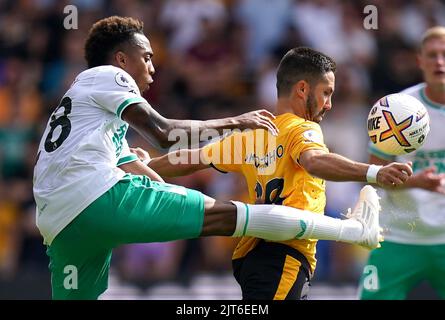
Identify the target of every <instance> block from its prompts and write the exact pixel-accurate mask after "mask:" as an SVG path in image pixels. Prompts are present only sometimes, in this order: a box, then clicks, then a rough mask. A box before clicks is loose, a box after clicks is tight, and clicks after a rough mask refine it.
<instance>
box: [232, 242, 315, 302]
mask: <svg viewBox="0 0 445 320" xmlns="http://www.w3.org/2000/svg"><path fill="white" fill-rule="evenodd" d="M308 268H309V264H308V263H307V260H306V258H304V256H303V255H302V254H301V253H299V252H296V250H295V249H293V248H291V247H289V246H287V245H284V244H279V243H273V242H265V241H261V242H260V243H259V244H258V245H257V247H255V248H254V249H252V251H250V252H249V253H248V254H247V255H246V256H245V257H244V258H241V259H237V260H234V261H233V270H234V275H235V278H236V280H237V281H238V283H239V284H240V287H241V290H242V294H243V299H244V300H300V299H306V298H307V294H308V289H309V269H308Z"/></svg>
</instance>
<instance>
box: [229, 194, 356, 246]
mask: <svg viewBox="0 0 445 320" xmlns="http://www.w3.org/2000/svg"><path fill="white" fill-rule="evenodd" d="M232 203H233V204H235V205H236V207H237V220H236V229H235V232H234V233H233V235H232V236H233V237H240V236H244V235H245V236H253V237H258V238H262V239H266V240H272V241H284V240H291V239H319V240H336V241H343V242H349V243H355V242H357V241H358V240H360V239H361V235H362V233H363V225H362V224H361V223H360V222H358V221H357V220H352V219H347V220H341V219H336V218H331V217H327V216H324V215H321V214H318V213H314V212H310V211H305V210H300V209H296V208H291V207H287V206H281V205H261V204H259V205H251V204H249V205H248V204H245V203H242V202H238V201H232Z"/></svg>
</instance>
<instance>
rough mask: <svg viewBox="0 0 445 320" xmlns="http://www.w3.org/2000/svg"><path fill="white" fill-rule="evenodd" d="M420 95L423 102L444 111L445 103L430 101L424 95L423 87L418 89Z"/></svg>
mask: <svg viewBox="0 0 445 320" xmlns="http://www.w3.org/2000/svg"><path fill="white" fill-rule="evenodd" d="M420 97H421V98H422V100H423V102H425V103H426V104H427V105H428V106H430V107H431V108H434V109H437V110H440V111H444V112H445V105H443V104H440V103H436V102H434V101H431V100H430V98H428V97H427V95H426V92H425V88H422V89H421V90H420Z"/></svg>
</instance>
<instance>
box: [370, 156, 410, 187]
mask: <svg viewBox="0 0 445 320" xmlns="http://www.w3.org/2000/svg"><path fill="white" fill-rule="evenodd" d="M411 166H412V163H411V162H408V163H400V162H391V163H390V164H387V165H386V166H383V167H382V168H381V169H380V170H379V172H378V173H377V183H378V184H379V185H381V186H382V187H387V188H395V187H397V186H400V185H402V184H404V183H405V182H406V180H408V178H409V177H411V176H412V174H413V169H412V168H411Z"/></svg>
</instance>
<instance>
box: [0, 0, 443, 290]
mask: <svg viewBox="0 0 445 320" xmlns="http://www.w3.org/2000/svg"><path fill="white" fill-rule="evenodd" d="M69 4H73V5H75V6H76V7H77V9H78V29H76V30H66V29H65V28H64V25H63V21H64V18H65V17H66V14H64V13H63V9H64V7H65V6H66V5H69ZM368 4H373V5H376V7H377V8H378V29H377V30H366V29H365V28H364V26H363V20H364V18H365V17H366V14H364V13H363V8H364V7H365V6H366V5H368ZM114 14H117V15H123V16H132V17H137V18H139V19H141V20H143V21H144V23H145V32H146V34H147V36H148V37H149V39H150V40H151V45H152V47H153V49H154V52H155V56H154V59H153V60H154V64H155V68H156V74H155V77H154V78H155V83H154V84H153V85H152V87H151V89H150V91H149V92H148V93H147V94H146V98H147V99H148V101H149V102H150V103H151V104H152V106H153V107H154V108H156V109H157V110H158V111H159V112H160V113H161V114H163V115H164V116H167V117H173V118H179V119H181V118H194V119H209V118H216V117H224V116H230V115H236V114H240V113H242V112H246V111H250V110H253V109H257V108H263V107H266V108H269V109H270V110H273V109H272V108H273V105H274V99H275V74H274V73H275V68H276V67H277V64H278V62H279V60H280V58H281V56H282V55H283V54H284V53H285V52H286V51H287V50H288V49H290V48H292V47H295V46H300V45H307V46H311V47H314V48H316V49H319V50H321V51H323V52H325V53H328V54H330V55H331V56H333V57H334V58H335V60H336V61H337V63H338V72H337V75H336V76H337V81H336V92H335V94H334V102H333V106H334V107H333V109H332V110H331V112H329V113H328V115H327V117H326V118H325V120H324V121H323V122H322V124H321V125H322V128H323V130H324V133H325V140H326V143H327V145H328V146H329V148H330V150H331V151H334V152H338V153H341V154H344V155H346V156H348V157H351V158H352V159H355V160H360V161H366V159H367V153H366V146H367V142H368V138H367V134H366V116H367V112H368V108H369V107H370V106H371V105H372V103H373V102H374V101H375V100H376V99H377V98H378V97H380V96H382V95H384V94H388V93H392V92H396V91H399V90H401V89H403V88H406V87H408V86H410V85H413V84H415V83H417V82H419V81H421V75H420V73H419V71H418V69H417V66H416V61H415V52H416V51H415V50H416V46H417V43H418V41H419V39H420V37H421V35H422V33H423V32H424V31H425V30H426V29H427V28H428V27H430V26H433V25H436V24H440V25H445V1H438V0H437V1H436V0H410V1H407V0H391V1H383V0H379V1H329V0H316V1H305V0H296V1H294V0H274V1H270V0H165V1H160V0H153V1H137V0H78V1H74V0H72V1H56V0H35V1H33V0H11V1H8V0H0V298H3V299H17V298H25V299H27V298H36V299H46V298H49V297H50V287H49V282H50V279H49V273H48V269H47V264H48V259H47V257H46V255H45V248H44V247H43V245H42V239H41V237H40V235H39V233H38V230H37V229H36V227H35V223H34V221H35V206H34V203H33V197H32V170H33V164H34V159H35V153H36V152H35V151H36V147H37V144H38V140H39V138H40V135H41V133H42V131H43V128H44V126H45V124H46V121H47V118H48V116H49V114H50V113H51V112H52V110H53V108H54V107H55V106H57V104H58V101H59V99H60V98H61V96H62V95H63V93H64V92H65V90H66V89H67V87H68V86H69V85H70V84H71V82H72V81H73V79H74V77H75V76H76V75H77V74H78V73H79V72H81V71H82V70H84V68H85V62H84V58H83V43H84V40H85V38H86V35H87V32H88V29H89V28H90V27H91V25H92V23H94V22H95V21H96V20H98V19H100V18H103V17H106V16H109V15H114ZM128 140H129V142H130V144H131V145H133V146H141V147H143V148H147V149H149V150H151V152H152V154H153V155H155V154H159V151H158V150H152V149H150V147H149V146H148V145H147V144H146V142H145V141H143V140H141V138H139V137H138V136H137V135H135V134H134V133H132V132H130V134H129V137H128ZM169 181H171V182H174V183H178V184H181V185H185V186H187V187H191V188H195V189H199V190H201V191H203V192H205V193H207V194H209V195H212V196H214V197H216V198H219V199H241V200H243V199H244V200H246V199H247V194H246V191H245V184H244V181H243V180H242V179H240V178H239V177H237V176H234V175H222V174H219V173H218V172H216V171H214V170H207V171H206V172H201V173H198V174H195V175H193V176H189V177H184V178H178V179H170V180H169ZM360 187H361V185H360V184H358V183H328V184H327V194H328V202H327V208H326V214H328V215H330V216H335V217H339V213H340V212H342V211H344V210H345V209H346V208H348V207H350V206H352V205H353V203H354V202H355V200H356V196H357V195H358V191H359V190H360ZM69 196H70V195H67V197H69ZM234 244H235V240H234V239H231V238H221V237H212V238H206V239H198V240H189V241H178V242H170V243H155V244H139V245H129V246H124V247H121V248H119V249H117V250H115V254H114V256H113V269H112V277H111V280H110V290H109V291H108V293H107V294H106V295H105V296H104V298H118V299H121V298H134V299H136V298H148V299H151V298H154V299H175V298H178V299H225V298H227V299H231V298H234V299H237V298H239V289H238V287H237V286H236V284H235V282H234V280H233V277H232V276H231V266H230V257H231V252H232V249H233V247H234ZM317 257H318V261H319V262H318V269H317V271H316V276H315V279H314V281H313V289H312V294H311V298H312V299H317V298H319V299H324V298H327V299H329V298H334V299H354V298H355V294H356V292H355V290H356V289H355V288H356V286H357V281H358V278H359V276H360V273H361V270H362V268H363V265H364V263H365V261H366V257H367V251H365V250H362V249H360V248H355V247H353V246H350V245H343V244H340V243H335V242H324V241H322V242H320V243H319V245H318V253H317ZM417 294H418V295H417V297H419V298H422V297H429V292H428V289H427V288H423V289H422V290H420V291H418V293H417Z"/></svg>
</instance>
